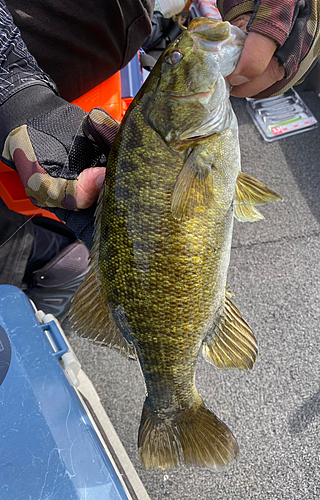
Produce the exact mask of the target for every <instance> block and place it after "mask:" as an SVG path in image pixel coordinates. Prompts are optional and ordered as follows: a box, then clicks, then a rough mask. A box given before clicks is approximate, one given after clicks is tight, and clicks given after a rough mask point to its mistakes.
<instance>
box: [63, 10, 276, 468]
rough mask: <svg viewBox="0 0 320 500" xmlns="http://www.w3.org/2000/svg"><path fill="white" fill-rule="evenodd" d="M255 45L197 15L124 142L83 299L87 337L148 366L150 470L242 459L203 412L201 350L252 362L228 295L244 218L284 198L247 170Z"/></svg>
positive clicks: (128, 122) (225, 363)
mask: <svg viewBox="0 0 320 500" xmlns="http://www.w3.org/2000/svg"><path fill="white" fill-rule="evenodd" d="M244 39H245V35H244V34H242V32H240V30H238V29H237V28H234V27H233V28H231V26H230V25H229V23H221V22H218V21H216V20H210V19H207V18H205V19H202V18H200V19H195V20H194V21H192V22H191V24H190V26H189V28H188V29H187V30H185V31H184V32H183V33H182V34H181V35H180V36H179V37H178V38H177V39H176V40H175V41H174V42H173V43H172V44H171V45H170V46H169V47H168V48H167V49H166V50H165V51H164V53H163V55H162V56H161V57H160V59H159V61H158V63H157V64H156V66H155V67H154V69H153V71H152V72H151V74H150V76H149V78H148V80H147V81H146V82H145V84H144V86H143V87H142V89H141V90H140V92H139V93H138V95H137V96H136V98H135V99H134V101H133V103H132V105H131V106H130V108H129V110H128V112H127V114H126V116H125V117H124V120H123V121H122V124H121V126H120V130H119V132H118V134H117V136H116V138H115V141H114V144H113V147H112V150H111V153H110V156H109V160H108V166H107V174H106V183H105V186H104V191H103V193H102V195H101V197H100V200H99V204H98V211H97V215H96V228H95V236H94V248H93V251H92V256H91V267H92V270H91V272H90V274H89V275H88V277H87V278H86V279H85V280H84V282H83V284H82V285H81V287H80V288H79V290H78V292H77V294H76V296H75V298H74V300H73V303H72V308H71V314H70V319H71V322H72V324H73V325H74V328H75V330H76V331H78V333H79V334H80V335H82V336H84V337H86V338H89V339H91V340H93V341H94V342H95V343H98V344H102V345H106V346H109V347H111V348H114V349H116V350H118V351H119V352H120V353H122V354H123V355H125V356H127V357H129V358H133V357H136V358H137V360H138V362H139V363H140V366H141V371H142V374H143V377H144V381H145V385H146V400H145V403H144V406H143V410H142V417H141V423H140V428H139V438H138V447H139V452H140V458H141V462H142V465H143V466H144V467H145V468H146V469H153V468H155V467H159V468H162V469H166V468H170V467H176V466H179V465H198V466H200V467H209V468H211V469H216V470H221V469H223V468H225V467H228V466H229V465H230V464H231V463H232V461H233V460H234V459H235V458H236V456H237V453H238V445H237V442H236V440H235V438H234V436H233V434H232V433H231V431H230V430H229V429H228V427H227V426H226V425H225V424H224V423H222V422H221V421H220V420H219V419H218V418H217V417H216V416H215V415H214V414H213V413H212V412H211V411H210V410H208V409H207V408H206V407H205V406H204V403H203V401H202V398H201V397H200V395H199V394H198V391H197V388H196V386H195V369H196V363H197V358H198V355H199V352H200V350H201V348H202V350H203V355H204V357H205V358H206V360H207V361H209V362H210V363H212V364H215V365H216V366H217V367H218V368H222V369H235V368H238V369H241V370H247V369H251V368H252V367H253V364H254V361H255V359H256V355H257V345H256V340H255V337H254V335H253V333H252V331H251V329H250V327H249V326H248V325H247V323H246V322H245V321H244V320H243V319H242V318H241V315H240V313H239V311H238V310H237V308H236V307H235V305H234V304H232V302H231V300H230V299H231V296H232V294H231V293H230V292H229V291H228V290H227V289H226V279H227V270H228V266H229V260H230V250H231V238H232V227H233V218H234V216H235V217H237V218H238V219H239V220H242V221H245V220H248V221H254V220H257V219H259V218H262V215H261V214H260V213H259V212H258V211H257V210H256V209H255V208H254V205H259V204H264V203H267V202H269V201H275V200H279V199H281V197H280V196H279V195H278V194H277V193H275V192H274V191H272V190H270V189H269V188H267V187H266V186H264V185H263V184H262V183H259V182H258V181H256V180H255V179H253V178H252V177H250V176H248V175H245V174H242V173H241V169H240V149H239V142H238V131H237V121H236V118H235V115H234V113H233V111H232V108H231V105H230V102H229V91H228V85H227V84H226V82H225V80H224V78H225V77H226V76H227V75H228V74H230V73H231V72H232V70H233V69H234V67H235V65H236V62H237V60H238V57H239V55H240V53H241V48H242V46H243V43H244ZM90 291H91V294H92V296H93V297H94V298H95V300H96V302H97V304H98V305H99V307H98V312H95V311H94V312H92V311H91V310H90V307H88V306H87V304H86V301H87V297H88V293H89V292H90ZM103 317H105V322H103V321H102V319H101V318H103Z"/></svg>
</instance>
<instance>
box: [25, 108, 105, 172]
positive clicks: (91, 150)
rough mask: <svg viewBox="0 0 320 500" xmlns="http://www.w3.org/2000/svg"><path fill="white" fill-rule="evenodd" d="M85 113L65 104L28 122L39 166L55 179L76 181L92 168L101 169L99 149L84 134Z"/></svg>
mask: <svg viewBox="0 0 320 500" xmlns="http://www.w3.org/2000/svg"><path fill="white" fill-rule="evenodd" d="M85 117H86V113H85V112H84V111H82V110H81V109H80V108H78V107H77V106H73V105H71V104H65V105H63V106H61V107H59V108H57V109H54V110H52V111H50V112H49V113H45V114H43V115H41V116H39V117H37V118H34V119H32V120H30V121H29V122H28V134H29V137H30V140H31V143H32V145H33V149H34V152H35V155H36V158H37V159H38V162H39V164H40V165H41V166H42V167H43V168H44V169H45V170H46V171H47V172H48V173H50V175H52V176H53V177H63V178H65V179H76V178H77V176H78V175H79V174H80V172H82V170H84V169H85V168H89V167H96V166H101V162H100V156H101V153H100V151H99V149H98V146H97V145H96V144H94V143H93V142H92V141H90V140H89V139H87V138H86V137H85V136H84V134H83V132H82V122H83V119H84V118H85Z"/></svg>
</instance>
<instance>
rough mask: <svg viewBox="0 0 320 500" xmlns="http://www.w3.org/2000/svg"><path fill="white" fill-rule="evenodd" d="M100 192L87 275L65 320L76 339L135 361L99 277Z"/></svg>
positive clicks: (133, 349) (102, 193) (133, 352)
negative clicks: (116, 352) (87, 341)
mask: <svg viewBox="0 0 320 500" xmlns="http://www.w3.org/2000/svg"><path fill="white" fill-rule="evenodd" d="M104 190H105V187H104V188H103V189H102V190H101V193H100V197H99V201H98V205H97V211H96V214H95V215H96V218H95V232H94V240H93V247H92V251H91V255H90V271H89V273H88V274H87V276H86V277H85V279H84V281H83V282H82V284H81V285H80V287H79V288H78V290H77V292H76V293H75V295H74V297H73V298H72V301H71V307H70V311H69V320H70V323H71V325H72V327H73V329H74V330H75V332H76V333H77V334H78V335H79V336H80V337H85V338H87V339H88V340H91V341H92V342H93V343H94V344H98V345H101V346H106V347H109V348H111V349H114V350H116V351H118V352H119V353H120V354H122V355H123V356H125V357H126V358H129V359H137V356H136V352H135V348H134V346H133V345H132V344H131V343H129V342H128V341H127V340H126V339H125V338H124V337H123V335H122V334H121V332H120V330H119V328H118V327H117V325H116V323H115V321H114V319H113V317H112V315H111V311H110V309H109V306H108V303H107V299H106V297H105V294H104V291H103V287H102V283H101V280H100V277H99V244H100V232H101V212H102V199H103V195H104Z"/></svg>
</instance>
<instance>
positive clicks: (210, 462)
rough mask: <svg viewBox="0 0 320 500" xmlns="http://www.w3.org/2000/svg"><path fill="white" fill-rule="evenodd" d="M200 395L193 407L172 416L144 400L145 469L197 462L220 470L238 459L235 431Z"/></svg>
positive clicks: (140, 440)
mask: <svg viewBox="0 0 320 500" xmlns="http://www.w3.org/2000/svg"><path fill="white" fill-rule="evenodd" d="M198 398H199V401H197V402H196V403H195V404H194V406H193V407H191V408H188V409H181V410H179V411H177V412H176V413H174V414H173V415H172V414H171V416H169V415H168V414H166V413H165V412H161V411H154V410H151V409H150V408H149V407H148V405H147V403H146V402H145V404H144V407H143V411H142V417H141V423H140V428H139V437H138V447H139V453H140V460H141V464H142V466H143V467H144V469H146V470H151V469H156V468H159V469H163V470H164V469H169V468H175V467H178V466H180V465H196V466H199V467H207V468H209V469H213V470H217V471H221V470H224V469H227V468H228V467H229V466H230V465H231V463H232V462H233V461H234V460H235V459H236V457H237V455H238V452H239V447H238V444H237V441H236V439H235V437H234V436H233V434H232V432H231V431H230V430H229V429H228V427H227V426H226V425H225V424H224V423H223V422H221V421H220V420H219V419H218V418H217V417H216V416H215V415H214V414H213V413H212V412H211V411H210V410H208V409H207V408H206V407H205V406H204V404H203V401H202V399H201V398H200V396H198Z"/></svg>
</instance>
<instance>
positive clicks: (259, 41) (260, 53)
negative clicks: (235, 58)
mask: <svg viewBox="0 0 320 500" xmlns="http://www.w3.org/2000/svg"><path fill="white" fill-rule="evenodd" d="M276 48H277V45H276V43H275V41H274V40H272V39H271V38H269V37H267V36H264V35H260V34H259V33H249V34H248V35H247V38H246V41H245V44H244V47H243V51H242V54H241V57H240V59H239V62H238V64H237V67H236V69H235V70H234V72H233V73H231V75H230V76H229V77H228V81H229V83H230V85H233V86H235V85H242V84H243V83H246V82H248V81H250V80H253V79H254V78H257V77H258V76H260V75H261V74H262V73H263V72H264V71H265V70H266V68H267V67H268V65H269V63H270V61H271V59H272V57H273V54H274V52H275V50H276Z"/></svg>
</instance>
